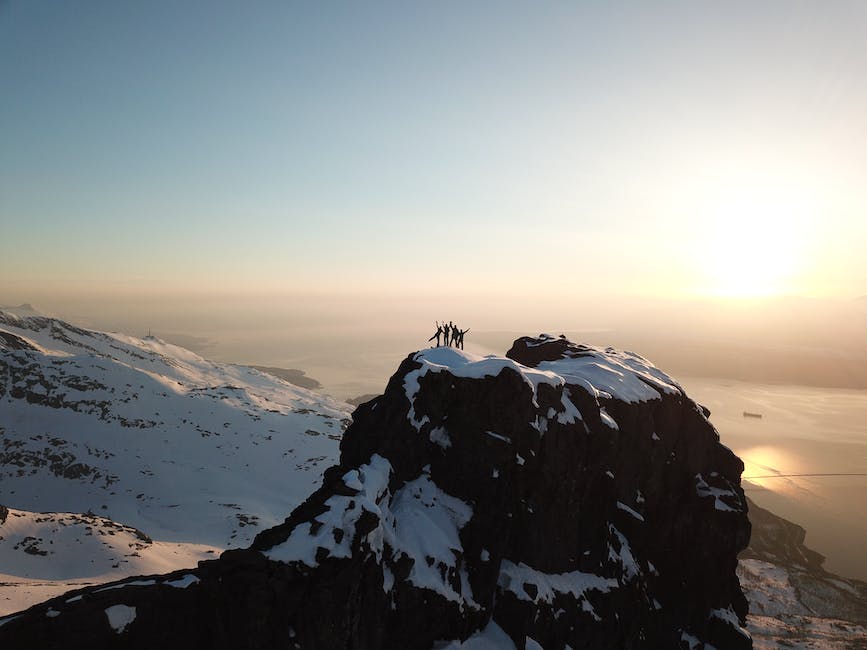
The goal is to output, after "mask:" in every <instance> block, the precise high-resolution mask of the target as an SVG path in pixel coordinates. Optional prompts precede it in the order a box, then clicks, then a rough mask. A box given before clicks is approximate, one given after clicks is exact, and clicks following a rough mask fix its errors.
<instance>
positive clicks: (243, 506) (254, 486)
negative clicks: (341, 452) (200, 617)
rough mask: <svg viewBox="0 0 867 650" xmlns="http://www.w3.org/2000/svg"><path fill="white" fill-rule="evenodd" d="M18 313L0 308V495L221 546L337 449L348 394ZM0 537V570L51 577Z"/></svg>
mask: <svg viewBox="0 0 867 650" xmlns="http://www.w3.org/2000/svg"><path fill="white" fill-rule="evenodd" d="M25 311H26V310H25ZM17 312H18V313H17V314H16V313H10V312H8V311H0V504H5V505H7V506H10V507H14V508H17V509H19V511H21V512H30V513H37V512H47V513H86V512H92V513H98V514H99V515H100V516H101V517H104V518H107V519H110V520H113V521H115V522H122V524H123V525H125V526H130V527H134V528H136V529H139V530H141V531H144V533H145V534H146V535H147V536H149V537H151V538H153V539H156V540H160V542H166V543H168V542H175V543H183V544H189V543H190V542H195V543H196V544H198V545H202V546H201V548H203V549H204V548H220V549H222V548H226V547H231V546H243V545H246V544H248V543H249V542H250V541H251V540H252V538H253V537H254V536H255V534H256V533H257V532H258V530H260V529H261V528H262V527H267V526H270V525H274V524H276V523H278V522H280V521H282V520H283V518H284V517H285V516H286V514H287V513H288V512H290V511H291V510H292V509H293V508H294V507H295V506H296V505H297V504H298V503H300V502H301V501H302V500H303V499H304V498H305V497H306V496H307V495H308V494H309V493H310V491H311V490H313V489H315V487H316V486H317V485H318V484H319V482H320V481H321V472H322V470H323V469H324V468H325V467H328V466H329V465H332V464H333V463H334V462H335V461H336V459H337V455H338V445H339V441H340V438H341V436H342V432H343V429H344V428H345V427H346V425H347V423H348V422H349V415H350V412H351V407H350V406H349V405H347V404H343V403H340V402H337V401H335V400H332V399H330V398H328V397H326V396H323V395H319V394H317V393H314V392H311V391H308V390H305V389H303V388H299V387H296V386H293V385H291V384H288V383H286V382H284V381H282V380H280V379H277V378H275V377H272V376H270V375H267V374H265V373H262V372H259V371H257V370H253V369H251V368H247V367H243V366H235V365H230V364H221V363H213V362H210V361H208V360H206V359H203V358H202V357H200V356H198V355H196V354H194V353H192V352H190V351H188V350H185V349H183V348H180V347H178V346H175V345H171V344H169V343H166V342H164V341H161V340H159V339H157V338H154V337H145V338H143V339H139V338H135V337H132V336H127V335H123V334H115V333H105V332H94V331H90V330H85V329H82V328H79V327H75V326H73V325H70V324H69V323H65V322H63V321H59V320H56V319H51V318H46V317H43V316H38V315H29V314H26V313H24V314H23V315H22V312H21V310H20V309H19V310H17ZM34 516H35V515H34ZM14 519H15V517H11V518H10V519H9V520H8V521H9V522H11V521H12V520H14ZM7 525H8V524H7ZM58 530H60V529H58ZM43 533H44V534H43V535H42V536H43V539H44V542H45V544H44V545H48V546H50V543H49V542H50V537H51V536H52V535H53V533H51V532H47V531H43ZM46 535H47V537H46ZM0 537H4V538H5V540H2V541H0V574H5V575H7V576H8V575H15V576H18V578H20V579H21V580H25V581H26V580H29V579H31V578H34V577H37V576H46V575H53V571H54V570H53V569H51V568H48V569H45V570H40V571H37V570H36V569H35V568H28V569H26V570H24V567H25V566H29V565H28V564H26V563H25V564H20V563H18V562H16V561H13V557H18V556H20V555H21V553H20V552H17V553H16V554H15V555H13V556H9V555H4V554H3V551H2V549H3V548H5V547H6V546H7V545H8V540H9V539H10V537H9V535H8V534H6V533H5V532H4V525H0ZM61 546H62V544H61ZM199 555H200V554H199ZM4 557H5V558H6V559H5V560H4V559H3V558H4ZM33 557H34V558H36V560H37V561H38V563H39V564H40V565H45V566H46V567H52V566H53V565H55V564H56V563H57V562H59V561H61V558H60V554H59V553H57V552H55V553H53V554H51V555H46V556H39V555H36V556H33ZM192 557H193V556H192V555H190V556H188V557H187V559H185V560H184V561H185V562H192V564H195V561H194V560H192V559H191V558H192ZM196 557H197V558H198V557H199V556H198V555H197V556H196ZM9 562H11V564H9ZM134 564H135V563H133V562H130V563H129V564H128V565H127V564H123V563H122V564H121V567H120V568H123V567H126V566H128V567H129V572H130V573H131V572H133V571H138V570H143V567H142V568H141V569H140V568H135V569H134V568H133V566H134ZM177 566H178V565H177V564H175V565H174V567H164V566H154V569H155V570H158V571H163V570H167V568H176V567H177ZM55 573H56V572H55ZM104 575H106V573H105V571H103V570H101V569H100V570H99V571H96V572H90V573H88V572H87V571H85V572H84V573H82V574H81V576H82V579H84V578H86V579H88V580H94V581H95V580H96V579H97V577H98V576H104ZM125 575H129V573H125ZM118 577H119V576H118ZM99 579H101V578H99ZM2 602H3V601H2V600H0V607H2ZM0 611H2V610H0Z"/></svg>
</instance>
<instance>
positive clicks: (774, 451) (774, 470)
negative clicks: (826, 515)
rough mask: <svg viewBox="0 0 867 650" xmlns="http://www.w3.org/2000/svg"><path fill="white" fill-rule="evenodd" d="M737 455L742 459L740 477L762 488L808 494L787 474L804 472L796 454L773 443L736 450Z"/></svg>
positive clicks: (799, 483)
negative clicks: (742, 469)
mask: <svg viewBox="0 0 867 650" xmlns="http://www.w3.org/2000/svg"><path fill="white" fill-rule="evenodd" d="M737 454H738V456H740V457H741V460H743V461H744V472H743V475H742V479H743V480H744V481H748V482H749V483H752V484H753V485H756V486H758V487H760V488H762V489H765V490H770V491H771V492H777V493H779V494H786V495H789V496H796V495H797V496H801V497H804V496H806V495H809V494H810V490H808V489H807V488H806V487H805V486H804V485H803V483H802V482H799V481H798V480H797V477H792V476H787V475H789V474H800V473H803V472H804V466H803V465H802V464H801V462H800V460H799V459H798V457H797V456H795V455H793V454H791V453H789V452H787V451H786V450H785V449H782V448H780V447H775V446H773V445H759V446H757V447H749V448H746V449H742V450H738V451H737Z"/></svg>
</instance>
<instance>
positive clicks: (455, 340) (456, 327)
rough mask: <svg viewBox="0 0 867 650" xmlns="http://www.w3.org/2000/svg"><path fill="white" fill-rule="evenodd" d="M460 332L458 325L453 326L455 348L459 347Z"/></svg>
mask: <svg viewBox="0 0 867 650" xmlns="http://www.w3.org/2000/svg"><path fill="white" fill-rule="evenodd" d="M460 331H461V330H459V329H458V326H457V325H452V345H454V346H455V347H458V335H459V333H460Z"/></svg>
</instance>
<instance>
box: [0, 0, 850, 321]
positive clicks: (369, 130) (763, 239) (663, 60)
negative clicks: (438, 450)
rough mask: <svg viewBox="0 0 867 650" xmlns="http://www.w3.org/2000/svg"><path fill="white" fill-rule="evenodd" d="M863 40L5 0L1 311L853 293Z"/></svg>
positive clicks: (689, 19) (783, 17)
mask: <svg viewBox="0 0 867 650" xmlns="http://www.w3.org/2000/svg"><path fill="white" fill-rule="evenodd" d="M865 33H867V4H865V3H863V2H846V1H839V2H833V3H827V2H798V1H786V2H776V1H765V2H759V3H756V2H737V1H736V2H726V3H696V2H654V3H627V2H616V1H615V2H582V3H567V2H540V3H535V2H534V3H529V2H496V3H494V2H490V3H489V2H436V3H433V2H424V3H422V2H415V3H407V2H369V3H357V2H345V3H344V2H330V3H298V2H266V1H262V2H252V3H244V2H220V1H217V2H211V1H208V2H204V1H201V2H194V1H180V2H169V1H162V2H148V3H126V2H123V3H119V2H114V1H100V0H93V1H88V2H43V1H41V0H29V1H26V2H25V1H23V0H5V1H2V0H0V143H2V146H0V304H17V303H20V302H31V303H33V304H35V305H36V306H37V307H38V308H42V309H45V310H49V311H51V310H66V311H67V312H68V311H75V308H76V306H77V308H78V313H81V312H84V311H88V312H90V313H96V312H97V311H99V310H100V309H106V310H110V309H111V308H114V309H115V310H122V309H126V308H129V307H130V306H131V305H137V306H138V308H141V309H147V305H151V306H152V305H156V304H159V305H161V309H163V310H171V309H172V308H173V307H172V305H175V306H176V307H177V306H178V305H184V306H186V307H187V308H188V307H189V305H190V304H192V303H195V302H196V301H198V304H202V305H205V304H216V303H220V302H223V303H225V302H230V301H235V300H237V299H238V297H239V296H244V300H246V301H248V302H250V301H252V302H255V301H260V302H259V303H257V304H260V305H267V304H269V302H271V303H273V301H282V302H285V301H289V302H292V301H293V300H295V302H292V304H296V305H299V304H306V305H308V304H313V305H314V307H311V309H313V311H314V312H315V313H319V312H317V311H316V309H318V308H317V307H316V306H315V305H319V304H321V301H325V302H326V303H328V301H329V300H333V301H335V302H332V303H329V304H330V306H329V307H328V309H327V310H326V311H328V312H329V313H332V316H331V317H332V318H339V315H340V312H341V309H343V307H342V306H341V305H342V304H343V303H341V302H340V299H341V298H347V299H351V300H353V301H365V300H368V299H369V300H370V301H373V302H376V301H390V300H391V301H393V300H398V301H402V302H401V304H403V305H405V306H406V309H408V310H410V311H412V312H413V313H421V312H424V311H425V307H424V306H425V305H426V304H436V305H445V304H457V302H459V303H460V304H461V305H464V306H466V305H472V306H473V307H474V308H476V309H477V310H482V311H484V310H486V309H488V308H490V309H492V310H495V311H496V310H499V311H498V312H497V313H506V312H507V311H508V310H507V309H506V307H505V305H510V306H511V307H510V308H511V309H515V308H517V309H520V308H522V306H523V307H526V306H527V305H532V304H535V303H534V301H538V302H539V304H542V303H545V304H556V303H562V302H564V301H566V302H571V303H574V304H575V305H576V309H577V308H578V306H579V305H580V303H581V301H582V300H589V299H591V298H592V299H596V300H602V299H609V298H610V299H612V300H615V299H617V298H618V297H622V298H623V299H624V300H626V299H637V300H656V299H692V298H697V299H707V298H737V299H741V298H755V297H762V296H804V297H808V298H814V299H841V300H848V299H854V298H856V297H858V296H863V295H867V256H865V255H864V251H865V250H867V118H865V116H867V84H865V83H864V80H865V79H867V38H865V37H864V35H865ZM299 297H300V298H301V299H303V300H300V299H299ZM308 299H309V302H305V301H307V300H308ZM317 301H318V302H317ZM449 301H457V302H449ZM347 304H348V303H347ZM353 304H354V303H353ZM142 305H145V307H141V306H142ZM305 308H306V307H305ZM346 308H349V307H346ZM461 308H462V307H461ZM458 311H459V310H458ZM335 314H336V315H335ZM443 315H444V314H442V313H436V314H435V313H430V314H426V315H425V318H428V316H429V317H430V319H433V318H434V317H438V318H439V317H442V316H443ZM314 320H315V318H314ZM326 320H327V319H326ZM569 324H570V325H572V323H569Z"/></svg>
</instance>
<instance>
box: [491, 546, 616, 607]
mask: <svg viewBox="0 0 867 650" xmlns="http://www.w3.org/2000/svg"><path fill="white" fill-rule="evenodd" d="M525 585H533V586H534V587H535V588H536V594H535V596H531V595H530V594H528V593H527V591H526V589H525ZM497 586H499V587H500V588H502V589H504V590H506V591H510V592H512V593H513V594H515V596H516V597H517V598H518V599H519V600H526V601H529V602H532V603H539V602H544V603H547V604H549V605H550V604H551V603H553V601H554V597H555V596H556V595H557V594H568V595H571V596H573V597H574V598H575V599H577V600H579V601H582V608H583V609H584V610H585V611H587V612H588V613H590V614H591V615H593V616H594V618H597V616H596V613H595V612H594V611H593V606H592V604H591V603H590V602H589V601H587V592H589V591H597V592H600V593H607V592H609V591H611V590H612V589H614V588H615V587H617V580H615V579H614V578H604V577H602V576H598V575H596V574H593V573H584V572H582V571H572V572H569V573H542V572H541V571H537V570H536V569H534V568H532V567H530V566H527V565H526V564H524V563H523V562H521V563H520V564H515V563H513V562H511V561H510V560H505V559H504V560H503V561H502V563H501V564H500V576H499V578H498V579H497ZM584 603H586V605H585V604H584Z"/></svg>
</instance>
